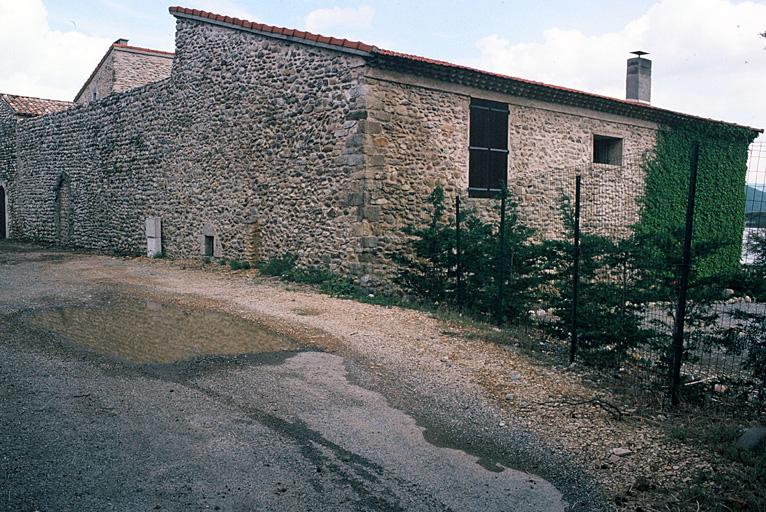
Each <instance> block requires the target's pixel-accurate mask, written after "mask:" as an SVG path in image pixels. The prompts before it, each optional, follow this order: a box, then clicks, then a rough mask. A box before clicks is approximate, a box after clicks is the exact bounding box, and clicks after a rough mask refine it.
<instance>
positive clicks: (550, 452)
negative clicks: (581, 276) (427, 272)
mask: <svg viewBox="0 0 766 512" xmlns="http://www.w3.org/2000/svg"><path fill="white" fill-rule="evenodd" d="M3 251H5V252H4V253H3ZM3 258H5V262H4V263H3ZM0 263H3V264H4V265H6V269H5V272H9V271H8V269H9V268H10V267H12V266H15V267H18V266H21V267H24V266H28V267H29V268H28V269H17V270H15V271H12V272H10V275H11V276H13V277H12V279H18V280H23V281H24V285H23V286H20V285H19V286H17V287H14V296H13V297H9V296H8V294H4V295H2V296H0V315H2V314H5V315H6V316H5V318H10V317H11V316H13V315H16V314H18V313H19V312H21V311H25V312H27V311H30V310H35V309H36V308H42V309H44V308H49V307H50V306H51V303H52V302H57V301H59V302H60V301H61V300H62V298H63V297H62V296H64V295H65V296H66V297H65V302H66V303H68V304H88V303H90V302H92V301H93V297H94V293H95V292H94V289H95V288H98V289H101V290H103V289H106V290H112V291H114V290H119V291H120V293H126V294H130V295H131V296H135V297H143V298H148V299H152V300H158V301H160V300H161V301H165V302H168V301H172V302H174V303H176V304H178V305H180V306H182V307H186V308H194V309H206V310H216V311H220V312H223V313H227V314H231V315H234V316H236V317H239V318H243V319H247V320H252V321H255V322H257V323H258V324H260V325H263V326H266V327H268V328H269V329H271V330H273V331H274V332H277V333H279V334H281V335H283V336H286V337H290V338H292V339H296V340H299V341H300V342H301V343H303V344H304V345H305V346H306V347H309V348H315V349H317V350H321V351H322V352H323V353H324V354H325V356H326V357H330V355H332V356H333V357H336V358H337V359H331V360H324V361H321V362H318V361H314V363H316V364H320V365H322V367H325V368H327V367H335V373H339V372H340V370H339V369H338V367H337V365H338V364H340V363H339V361H341V360H342V361H343V367H344V373H343V375H344V379H347V381H348V385H350V386H355V387H356V388H357V389H359V390H364V391H359V392H360V393H364V392H374V393H378V394H379V395H380V396H381V397H384V398H385V403H386V404H387V406H388V407H390V408H393V409H394V410H396V411H401V412H402V413H403V414H405V415H406V416H407V417H409V418H412V419H413V421H415V423H416V426H417V428H418V429H419V430H420V431H421V432H422V436H423V437H424V438H425V439H426V440H427V441H428V442H429V444H431V445H433V446H440V447H448V448H450V449H458V450H460V451H461V453H463V454H468V455H469V456H470V457H473V459H474V460H478V461H479V463H480V465H481V466H483V467H484V468H488V469H495V470H497V469H501V467H505V468H514V469H515V470H520V471H526V472H529V473H530V474H533V475H538V476H539V477H540V478H541V479H542V480H543V482H544V481H547V482H550V483H552V484H553V486H555V488H556V489H558V491H560V492H561V493H562V494H563V497H564V499H565V500H566V501H567V502H568V503H569V505H570V507H571V510H589V511H598V510H612V509H621V510H653V508H651V507H648V506H646V505H645V504H646V503H652V504H654V505H658V504H660V503H662V502H663V501H666V502H668V503H670V502H672V501H673V500H674V499H675V495H676V494H678V493H679V492H680V491H681V490H682V489H683V487H684V486H686V485H687V484H688V483H689V482H691V480H692V478H693V475H694V474H695V473H696V472H697V471H699V470H702V471H705V472H713V473H714V472H715V471H716V470H717V467H716V463H715V461H714V460H713V461H711V460H710V454H709V453H705V452H703V451H702V450H697V449H695V448H694V447H690V446H688V445H685V444H681V443H678V442H674V441H672V440H669V439H668V438H667V437H666V435H665V433H664V429H663V428H662V424H663V423H664V422H665V421H666V418H665V417H664V416H662V415H657V416H647V415H639V414H637V413H636V409H635V408H634V407H632V406H631V404H628V403H624V402H621V400H620V399H619V398H618V397H615V396H611V395H609V394H607V393H605V392H602V391H597V390H594V389H595V388H594V387H592V386H590V385H588V383H587V382H584V379H583V376H582V375H580V374H578V372H576V371H567V370H566V369H562V368H556V367H551V366H546V365H545V364H543V363H541V362H540V361H539V360H537V359H530V358H529V357H528V356H525V355H524V354H523V353H522V352H521V351H520V350H517V349H516V348H515V347H514V340H513V339H510V338H507V339H502V340H501V341H502V343H497V342H490V341H487V339H488V338H492V339H495V341H497V338H498V337H502V336H501V335H500V334H499V333H496V332H493V331H492V330H491V329H489V328H486V327H481V326H476V327H471V326H467V325H466V324H465V323H455V322H446V321H443V320H439V319H437V318H434V317H433V316H431V315H429V314H425V313H421V312H417V311H412V310H404V309H400V308H393V307H381V306H373V305H368V304H362V303H358V302H355V301H351V300H344V299H338V298H332V297H328V296H325V295H321V294H317V293H314V292H312V291H310V290H307V289H305V288H303V287H298V286H293V285H286V284H284V283H281V282H278V281H274V280H270V279H265V278H262V277H259V276H258V275H257V272H256V271H253V270H248V271H244V270H243V271H229V270H226V269H225V267H219V266H218V265H208V266H207V267H205V268H200V264H199V263H198V262H182V261H165V260H148V259H144V258H136V259H125V258H110V257H104V256H92V255H71V254H66V253H57V252H53V251H49V250H48V251H46V250H31V249H29V247H28V246H22V245H9V244H6V245H5V246H0ZM25 272H26V273H27V274H25ZM29 276H39V278H38V277H34V278H30V277H29ZM51 285H54V286H55V287H56V288H55V289H52V288H51ZM51 294H53V295H57V297H54V298H51V296H50V295H51ZM300 362H302V361H295V362H291V364H295V365H298V364H299V363H300ZM303 363H305V361H303ZM254 364H255V363H254ZM333 365H335V366H333ZM296 368H297V367H296ZM301 371H302V372H304V373H305V374H309V373H311V371H310V370H306V369H305V368H304V369H303V370H301ZM216 378H217V379H218V381H219V382H218V384H217V385H216V386H212V387H213V388H215V387H217V386H221V385H222V382H229V383H236V382H238V379H240V375H239V374H238V373H237V372H236V371H230V372H226V373H219V374H217V377H216ZM276 378H277V376H275V380H273V381H271V382H277V380H276ZM308 382H310V380H309V381H306V383H308ZM306 383H304V384H306ZM227 389H229V391H227V393H231V394H230V395H227V396H229V399H230V400H235V401H236V400H240V399H238V398H236V396H237V393H236V392H234V391H231V390H232V389H234V390H241V389H243V386H242V385H240V386H233V387H232V386H228V387H227ZM311 389H313V388H311V387H309V388H303V390H302V391H301V393H308V396H307V397H303V398H308V400H299V401H298V402H297V403H299V404H301V405H300V406H299V407H297V409H295V410H298V411H312V412H311V413H310V414H308V416H307V417H306V418H305V419H302V420H301V421H307V422H309V423H311V422H312V421H313V422H315V423H316V424H317V425H319V426H321V425H325V426H327V425H329V423H328V422H329V419H328V416H337V414H334V413H333V412H332V408H331V407H330V408H326V407H312V395H311V393H310V390H311ZM509 395H510V396H509ZM593 398H599V399H601V400H605V401H608V402H609V403H612V404H615V405H616V406H618V407H619V408H620V409H621V410H622V412H623V413H625V415H624V418H623V419H622V420H620V421H617V420H615V419H614V418H612V417H611V416H610V415H609V414H608V413H607V412H606V411H604V410H603V409H601V408H599V407H598V406H596V405H592V404H590V405H589V404H584V405H577V406H572V405H568V403H570V402H571V401H587V400H591V399H593ZM373 402H375V401H374V400H368V401H367V403H373ZM327 407H329V406H327ZM284 414H287V413H286V412H285V413H284ZM400 420H401V421H400V422H399V423H400V424H402V425H403V424H405V423H406V421H405V420H404V419H401V418H400ZM349 422H350V423H352V424H353V428H356V429H359V430H360V431H364V430H365V429H369V428H373V426H372V425H368V424H365V420H364V414H361V415H360V416H354V417H353V419H350V420H349ZM345 428H346V427H345V426H343V427H341V426H339V425H335V426H334V427H333V429H335V430H333V431H336V430H337V435H338V439H334V440H333V441H332V442H333V443H338V442H339V439H342V438H343V437H344V436H346V435H350V434H348V433H347V432H345V430H344V429H345ZM381 428H383V427H381ZM402 430H406V428H404V427H402ZM401 443H404V444H405V445H406V442H404V441H397V444H401ZM619 449H624V450H622V451H620V450H619ZM353 450H354V451H355V452H356V451H357V450H358V451H360V452H364V453H370V454H371V453H378V454H385V453H388V452H387V450H386V449H385V447H382V446H377V447H376V446H375V445H374V443H371V444H365V443H360V444H358V446H354V448H353ZM615 450H617V453H622V455H615ZM417 457H418V458H420V457H421V455H417ZM382 463H383V464H384V465H385V464H391V465H395V463H394V462H393V461H382ZM506 471H508V470H506ZM444 484H445V485H447V486H449V487H454V485H456V484H455V483H454V482H449V481H448V480H445V481H444ZM429 495H430V496H431V497H432V498H434V499H437V501H438V496H436V495H435V494H434V493H431V494H429ZM602 496H606V499H603V498H602ZM0 503H1V501H0ZM442 503H443V501H442ZM610 503H611V504H610ZM642 507H644V508H642ZM484 508H485V509H487V508H486V507H484ZM455 509H456V510H459V509H461V507H460V506H458V505H455ZM662 509H663V510H665V509H666V508H665V507H662ZM671 509H675V508H667V510H671ZM488 510H492V508H488Z"/></svg>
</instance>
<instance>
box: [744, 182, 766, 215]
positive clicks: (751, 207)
mask: <svg viewBox="0 0 766 512" xmlns="http://www.w3.org/2000/svg"><path fill="white" fill-rule="evenodd" d="M757 212H766V189H763V188H761V187H753V186H751V185H745V214H752V213H757Z"/></svg>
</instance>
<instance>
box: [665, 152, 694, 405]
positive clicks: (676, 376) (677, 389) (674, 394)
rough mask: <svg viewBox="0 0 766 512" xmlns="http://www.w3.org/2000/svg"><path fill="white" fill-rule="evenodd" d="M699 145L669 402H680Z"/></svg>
mask: <svg viewBox="0 0 766 512" xmlns="http://www.w3.org/2000/svg"><path fill="white" fill-rule="evenodd" d="M699 153H700V147H699V143H695V144H693V145H692V148H691V154H690V166H689V195H688V198H687V201H686V227H685V228H684V245H683V260H682V262H681V275H680V276H679V279H678V305H677V308H676V318H675V323H674V325H673V359H672V365H671V373H670V401H671V403H672V404H673V405H678V403H679V402H680V401H681V365H682V364H683V355H684V321H685V320H686V294H687V291H688V289H689V273H690V271H691V263H692V235H693V231H694V198H695V196H696V192H697V167H698V163H699Z"/></svg>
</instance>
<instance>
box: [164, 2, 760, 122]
mask: <svg viewBox="0 0 766 512" xmlns="http://www.w3.org/2000/svg"><path fill="white" fill-rule="evenodd" d="M169 11H170V14H172V15H174V16H180V17H188V18H193V19H198V20H200V21H208V22H211V23H215V24H219V25H224V26H231V27H234V28H243V29H246V30H252V31H255V32H258V33H262V34H264V35H267V36H273V37H278V38H282V39H288V40H297V41H298V42H304V43H308V44H318V45H320V46H329V47H332V48H335V49H338V50H340V51H350V52H352V53H361V54H363V55H365V56H367V57H370V58H371V61H372V62H373V63H375V64H376V65H380V66H382V67H385V68H388V69H396V70H400V71H408V72H414V73H417V74H421V75H425V76H430V77H434V78H437V79H441V80H447V81H453V82H457V83H461V84H463V85H469V86H475V87H479V88H484V89H489V90H494V91H498V92H504V93H508V94H512V95H519V96H524V97H531V98H535V99H541V100H544V101H550V102H554V103H561V104H566V105H572V106H577V107H584V108H590V109H594V110H599V111H604V112H612V113H615V114H621V115H627V116H631V117H638V118H641V119H646V120H650V121H655V122H659V123H673V122H679V121H702V122H706V123H721V124H727V125H730V126H740V127H743V128H747V129H749V130H751V131H754V132H762V131H763V130H761V129H758V128H752V127H749V126H741V125H737V124H734V123H725V122H723V121H718V120H715V119H708V118H704V117H699V116H693V115H690V114H684V113H681V112H675V111H673V110H667V109H663V108H659V107H655V106H652V105H648V104H645V103H639V102H636V101H631V100H623V99H619V98H612V97H608V96H603V95H599V94H594V93H590V92H585V91H579V90H576V89H570V88H567V87H560V86H556V85H550V84H545V83H542V82H536V81H533V80H526V79H523V78H517V77H513V76H508V75H503V74H500V73H493V72H490V71H484V70H480V69H475V68H471V67H468V66H462V65H459V64H453V63H451V62H445V61H441V60H435V59H429V58H426V57H419V56H417V55H410V54H406V53H399V52H394V51H391V50H385V49H381V48H377V47H375V46H373V45H370V44H366V43H362V42H360V41H349V40H347V39H339V38H335V37H328V36H322V35H319V34H312V33H311V32H304V31H302V30H295V29H288V28H284V27H275V26H272V25H266V24H264V23H256V22H251V21H247V20H242V19H239V18H233V17H231V16H223V15H220V14H215V13H211V12H207V11H202V10H199V9H189V8H186V7H170V9H169Z"/></svg>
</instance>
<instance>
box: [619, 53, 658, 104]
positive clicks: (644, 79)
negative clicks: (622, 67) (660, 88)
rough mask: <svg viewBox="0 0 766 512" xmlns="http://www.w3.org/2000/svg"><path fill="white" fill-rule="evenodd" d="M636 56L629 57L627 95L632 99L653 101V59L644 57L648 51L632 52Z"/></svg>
mask: <svg viewBox="0 0 766 512" xmlns="http://www.w3.org/2000/svg"><path fill="white" fill-rule="evenodd" d="M630 53H632V54H634V55H636V57H632V58H630V59H628V73H627V75H626V77H625V97H626V98H627V99H629V100H632V101H639V102H641V103H651V99H652V61H650V60H649V59H644V58H643V56H644V55H648V53H646V52H642V51H640V50H639V51H635V52H630Z"/></svg>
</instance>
